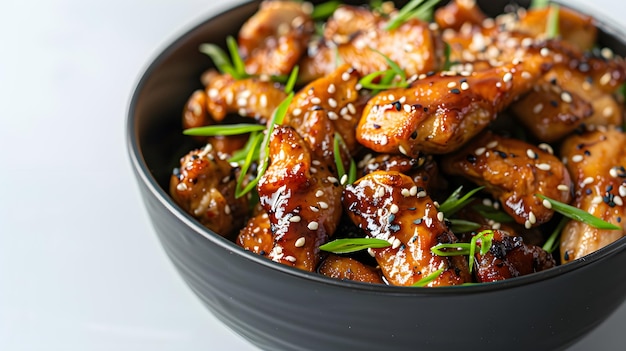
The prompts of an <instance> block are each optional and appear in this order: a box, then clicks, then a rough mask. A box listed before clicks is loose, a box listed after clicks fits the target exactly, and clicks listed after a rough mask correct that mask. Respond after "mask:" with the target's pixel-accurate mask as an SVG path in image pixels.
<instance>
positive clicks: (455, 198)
mask: <svg viewBox="0 0 626 351" xmlns="http://www.w3.org/2000/svg"><path fill="white" fill-rule="evenodd" d="M483 188H485V187H484V186H481V187H478V188H476V189H474V190H472V191H470V192H468V193H467V194H465V195H464V196H463V197H460V196H461V190H463V186H460V187H459V188H457V189H456V190H455V191H454V192H453V193H452V194H450V196H449V197H448V198H447V199H446V200H445V201H444V202H443V203H442V204H441V205H439V211H441V212H443V214H444V215H445V216H446V217H451V216H452V215H453V214H455V213H456V212H457V211H459V210H460V209H462V208H463V207H465V206H466V205H467V204H469V203H470V202H472V200H473V199H472V196H473V195H474V194H476V193H477V192H479V191H481V190H482V189H483Z"/></svg>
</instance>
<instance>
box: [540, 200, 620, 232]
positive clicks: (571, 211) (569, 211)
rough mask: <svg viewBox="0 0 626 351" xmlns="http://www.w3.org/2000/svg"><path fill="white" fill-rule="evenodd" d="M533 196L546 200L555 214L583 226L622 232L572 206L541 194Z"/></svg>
mask: <svg viewBox="0 0 626 351" xmlns="http://www.w3.org/2000/svg"><path fill="white" fill-rule="evenodd" d="M535 196H537V197H539V198H540V199H542V200H547V201H548V202H549V203H550V205H552V209H553V210H555V211H556V212H558V213H560V214H562V215H563V216H565V217H567V218H571V219H574V220H577V221H579V222H583V223H585V224H588V225H590V226H592V227H594V228H598V229H609V230H622V228H621V227H618V226H616V225H615V224H612V223H608V222H605V221H603V220H602V219H600V218H598V217H596V216H594V215H592V214H590V213H588V212H586V211H583V210H581V209H579V208H576V207H574V206H570V205H568V204H564V203H562V202H559V201H556V200H553V199H551V198H549V197H547V196H544V195H541V194H535Z"/></svg>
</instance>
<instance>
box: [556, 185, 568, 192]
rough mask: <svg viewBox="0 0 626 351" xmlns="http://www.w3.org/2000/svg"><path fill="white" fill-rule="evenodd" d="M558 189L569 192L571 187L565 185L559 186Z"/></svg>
mask: <svg viewBox="0 0 626 351" xmlns="http://www.w3.org/2000/svg"><path fill="white" fill-rule="evenodd" d="M556 188H557V190H560V191H569V186H567V185H565V184H559V185H558V186H557V187H556Z"/></svg>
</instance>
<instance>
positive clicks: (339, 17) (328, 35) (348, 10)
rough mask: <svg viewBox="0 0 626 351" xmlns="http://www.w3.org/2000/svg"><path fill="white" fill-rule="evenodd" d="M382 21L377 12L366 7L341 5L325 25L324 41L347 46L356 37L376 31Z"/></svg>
mask: <svg viewBox="0 0 626 351" xmlns="http://www.w3.org/2000/svg"><path fill="white" fill-rule="evenodd" d="M381 20H382V19H381V17H380V15H379V14H378V13H376V12H373V11H371V10H370V9H368V8H366V7H364V6H350V5H341V6H339V7H338V8H337V9H336V10H335V12H334V13H333V14H332V16H330V17H329V18H328V20H327V21H326V25H324V37H323V38H324V40H326V41H332V42H333V43H335V44H345V43H347V42H349V41H350V40H351V39H352V37H353V36H354V35H356V34H357V33H360V32H367V31H371V30H375V29H376V25H377V24H378V22H380V21H381Z"/></svg>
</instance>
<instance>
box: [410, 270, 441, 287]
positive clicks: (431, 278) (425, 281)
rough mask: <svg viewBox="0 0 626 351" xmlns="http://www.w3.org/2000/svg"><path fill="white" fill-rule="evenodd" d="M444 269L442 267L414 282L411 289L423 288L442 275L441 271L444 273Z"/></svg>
mask: <svg viewBox="0 0 626 351" xmlns="http://www.w3.org/2000/svg"><path fill="white" fill-rule="evenodd" d="M445 270H446V269H445V268H444V267H441V268H439V269H438V270H436V271H434V272H432V273H430V274H429V275H427V276H425V277H422V279H420V280H418V281H416V282H415V283H413V284H412V285H411V286H412V287H424V286H426V285H428V284H429V283H430V282H432V281H434V280H435V279H437V278H439V276H440V275H441V273H443V271H445Z"/></svg>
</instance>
